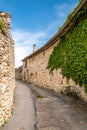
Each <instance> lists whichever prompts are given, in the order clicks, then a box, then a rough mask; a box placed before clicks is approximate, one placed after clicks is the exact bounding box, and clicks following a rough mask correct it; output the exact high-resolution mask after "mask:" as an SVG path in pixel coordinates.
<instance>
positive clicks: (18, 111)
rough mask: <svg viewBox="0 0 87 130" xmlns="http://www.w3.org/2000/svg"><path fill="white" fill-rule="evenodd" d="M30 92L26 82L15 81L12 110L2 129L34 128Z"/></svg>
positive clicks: (32, 103)
mask: <svg viewBox="0 0 87 130" xmlns="http://www.w3.org/2000/svg"><path fill="white" fill-rule="evenodd" d="M34 108H35V107H34V102H33V98H32V93H31V91H30V90H29V88H28V87H27V85H26V84H24V83H22V82H19V81H16V90H15V101H14V111H13V115H12V117H11V119H10V120H9V122H8V123H7V124H6V125H5V127H4V128H3V129H2V130H36V129H35V122H36V118H35V110H34Z"/></svg>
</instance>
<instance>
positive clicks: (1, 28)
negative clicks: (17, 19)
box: [0, 20, 6, 34]
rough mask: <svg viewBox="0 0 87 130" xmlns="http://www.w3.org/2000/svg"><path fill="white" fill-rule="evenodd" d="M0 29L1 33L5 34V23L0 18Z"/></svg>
mask: <svg viewBox="0 0 87 130" xmlns="http://www.w3.org/2000/svg"><path fill="white" fill-rule="evenodd" d="M0 30H1V31H2V33H3V34H5V32H6V27H5V24H4V23H3V22H2V20H0Z"/></svg>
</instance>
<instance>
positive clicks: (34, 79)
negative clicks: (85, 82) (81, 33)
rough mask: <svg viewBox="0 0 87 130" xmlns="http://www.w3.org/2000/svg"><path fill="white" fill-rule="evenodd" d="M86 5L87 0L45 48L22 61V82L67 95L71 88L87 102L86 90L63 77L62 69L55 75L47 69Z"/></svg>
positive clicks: (56, 71)
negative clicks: (50, 58) (73, 22)
mask: <svg viewBox="0 0 87 130" xmlns="http://www.w3.org/2000/svg"><path fill="white" fill-rule="evenodd" d="M86 4H87V1H86V0H84V1H83V2H81V3H80V4H79V5H78V6H77V8H76V9H75V11H74V12H73V14H72V16H71V18H70V19H69V20H68V21H67V22H65V24H64V25H63V27H62V29H61V30H60V31H59V32H58V33H56V34H55V35H54V36H53V37H52V38H51V39H50V40H49V41H48V42H47V43H46V44H45V45H44V46H42V47H41V48H40V49H38V50H35V51H34V52H33V53H32V54H31V55H29V56H27V57H25V58H24V59H23V60H22V61H23V68H22V80H24V81H27V82H28V83H33V84H36V85H39V86H42V87H46V88H49V89H53V90H54V91H56V92H65V93H66V91H67V89H68V88H69V90H70V91H73V92H76V93H78V95H79V97H81V98H82V99H83V100H86V101H87V96H86V94H85V92H84V88H82V87H79V85H76V84H75V82H74V81H73V80H72V79H70V80H69V81H67V78H66V77H63V76H62V73H61V69H57V70H54V71H53V74H50V73H49V70H48V69H47V65H48V61H49V57H50V55H51V53H52V51H53V49H54V47H55V46H56V45H57V44H58V42H59V41H60V38H61V36H63V35H65V34H66V33H67V31H68V30H69V29H70V28H71V27H72V19H73V18H74V17H75V15H76V14H77V13H78V12H79V11H80V10H81V9H82V8H83V7H84V6H85V5H86ZM34 48H35V46H34Z"/></svg>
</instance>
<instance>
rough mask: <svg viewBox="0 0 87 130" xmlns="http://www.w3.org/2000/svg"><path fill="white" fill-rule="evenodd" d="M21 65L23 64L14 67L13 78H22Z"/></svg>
mask: <svg viewBox="0 0 87 130" xmlns="http://www.w3.org/2000/svg"><path fill="white" fill-rule="evenodd" d="M22 67H23V66H20V67H18V68H16V69H15V78H16V79H20V80H22Z"/></svg>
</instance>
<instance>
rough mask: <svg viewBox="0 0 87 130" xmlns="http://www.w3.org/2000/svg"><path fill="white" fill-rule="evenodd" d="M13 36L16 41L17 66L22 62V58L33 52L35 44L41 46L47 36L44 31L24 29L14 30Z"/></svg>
mask: <svg viewBox="0 0 87 130" xmlns="http://www.w3.org/2000/svg"><path fill="white" fill-rule="evenodd" d="M12 37H13V39H14V41H15V67H18V66H20V65H21V64H22V62H21V60H22V59H23V58H24V57H26V56H27V55H29V54H30V53H32V50H33V44H37V46H40V45H41V44H43V42H45V41H43V39H45V38H46V34H45V33H44V32H36V33H31V32H27V31H23V30H19V29H16V30H13V31H12Z"/></svg>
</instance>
